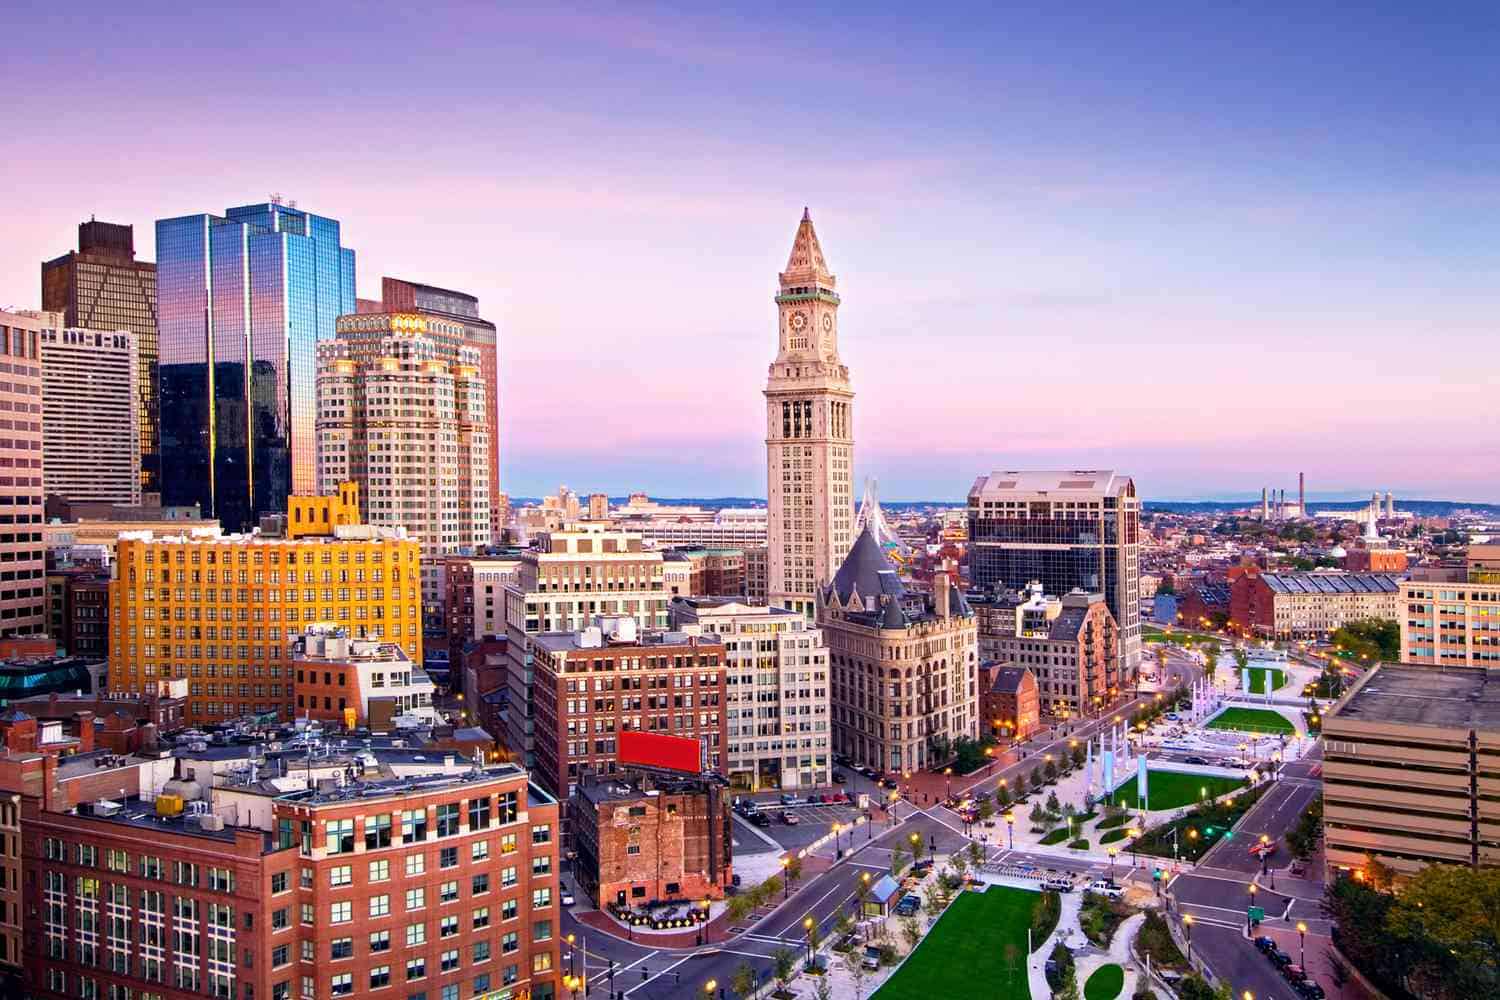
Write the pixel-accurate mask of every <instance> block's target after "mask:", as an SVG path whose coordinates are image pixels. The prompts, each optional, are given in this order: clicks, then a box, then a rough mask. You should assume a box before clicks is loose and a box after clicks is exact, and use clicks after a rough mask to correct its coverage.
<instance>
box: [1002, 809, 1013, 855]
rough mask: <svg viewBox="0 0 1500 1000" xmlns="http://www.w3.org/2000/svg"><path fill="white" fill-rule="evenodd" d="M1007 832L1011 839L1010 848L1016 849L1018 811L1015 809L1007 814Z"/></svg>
mask: <svg viewBox="0 0 1500 1000" xmlns="http://www.w3.org/2000/svg"><path fill="white" fill-rule="evenodd" d="M1005 834H1006V837H1007V838H1008V839H1009V841H1010V849H1011V850H1012V851H1014V850H1015V849H1016V811H1015V810H1014V809H1011V810H1009V811H1008V812H1007V813H1006V814H1005Z"/></svg>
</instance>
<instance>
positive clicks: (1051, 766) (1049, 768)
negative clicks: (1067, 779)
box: [1042, 760, 1057, 781]
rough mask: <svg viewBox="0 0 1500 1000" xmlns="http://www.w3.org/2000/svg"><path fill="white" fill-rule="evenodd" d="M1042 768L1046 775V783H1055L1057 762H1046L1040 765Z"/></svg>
mask: <svg viewBox="0 0 1500 1000" xmlns="http://www.w3.org/2000/svg"><path fill="white" fill-rule="evenodd" d="M1042 767H1043V770H1044V772H1045V773H1046V775H1047V780H1048V781H1056V780H1057V761H1055V760H1048V761H1047V763H1046V764H1044V765H1042Z"/></svg>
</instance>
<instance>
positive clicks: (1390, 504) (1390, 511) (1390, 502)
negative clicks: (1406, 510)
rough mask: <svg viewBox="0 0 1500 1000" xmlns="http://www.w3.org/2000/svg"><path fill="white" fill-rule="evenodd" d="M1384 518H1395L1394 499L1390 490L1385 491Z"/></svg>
mask: <svg viewBox="0 0 1500 1000" xmlns="http://www.w3.org/2000/svg"><path fill="white" fill-rule="evenodd" d="M1385 516H1386V517H1395V516H1396V498H1395V497H1394V496H1393V495H1392V494H1391V491H1390V490H1386V491H1385Z"/></svg>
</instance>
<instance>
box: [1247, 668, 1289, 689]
mask: <svg viewBox="0 0 1500 1000" xmlns="http://www.w3.org/2000/svg"><path fill="white" fill-rule="evenodd" d="M1249 669H1250V693H1251V694H1265V693H1266V671H1265V670H1264V669H1262V668H1260V667H1255V668H1249ZM1270 674H1271V690H1272V691H1275V690H1277V689H1278V688H1280V687H1282V686H1284V685H1285V684H1286V671H1284V670H1282V669H1281V668H1280V667H1271V668H1270Z"/></svg>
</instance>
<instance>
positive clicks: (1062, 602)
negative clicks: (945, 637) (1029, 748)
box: [971, 583, 1123, 718]
mask: <svg viewBox="0 0 1500 1000" xmlns="http://www.w3.org/2000/svg"><path fill="white" fill-rule="evenodd" d="M971 603H972V604H973V605H974V607H975V608H976V610H977V612H978V616H979V654H980V656H981V657H983V658H984V659H986V660H989V661H991V662H997V663H1006V664H1011V665H1016V666H1022V667H1028V668H1030V669H1031V671H1032V673H1033V674H1034V675H1035V677H1036V682H1037V689H1038V697H1039V699H1040V703H1041V709H1042V711H1043V712H1045V713H1046V714H1048V715H1051V716H1056V717H1059V718H1063V717H1078V716H1086V715H1092V714H1095V713H1097V712H1100V711H1102V710H1104V709H1105V708H1106V707H1107V706H1108V705H1109V704H1110V703H1111V702H1113V701H1114V700H1115V699H1116V698H1118V697H1119V695H1120V693H1121V691H1122V690H1123V685H1122V682H1121V679H1120V675H1119V654H1118V651H1119V643H1120V636H1119V629H1118V628H1117V627H1116V624H1115V619H1114V616H1113V615H1112V614H1110V611H1109V607H1108V605H1107V604H1106V603H1105V601H1104V597H1103V595H1101V594H1097V593H1095V594H1090V593H1086V592H1084V591H1081V590H1080V591H1073V592H1072V593H1068V594H1064V595H1063V596H1062V597H1054V596H1051V595H1048V594H1044V593H1043V592H1042V588H1041V585H1040V584H1036V583H1033V584H1031V585H1030V586H1029V587H1028V588H1027V589H1026V590H1025V591H1024V592H1014V591H1005V592H1001V593H999V594H994V595H987V596H984V597H982V598H979V599H973V598H971Z"/></svg>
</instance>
